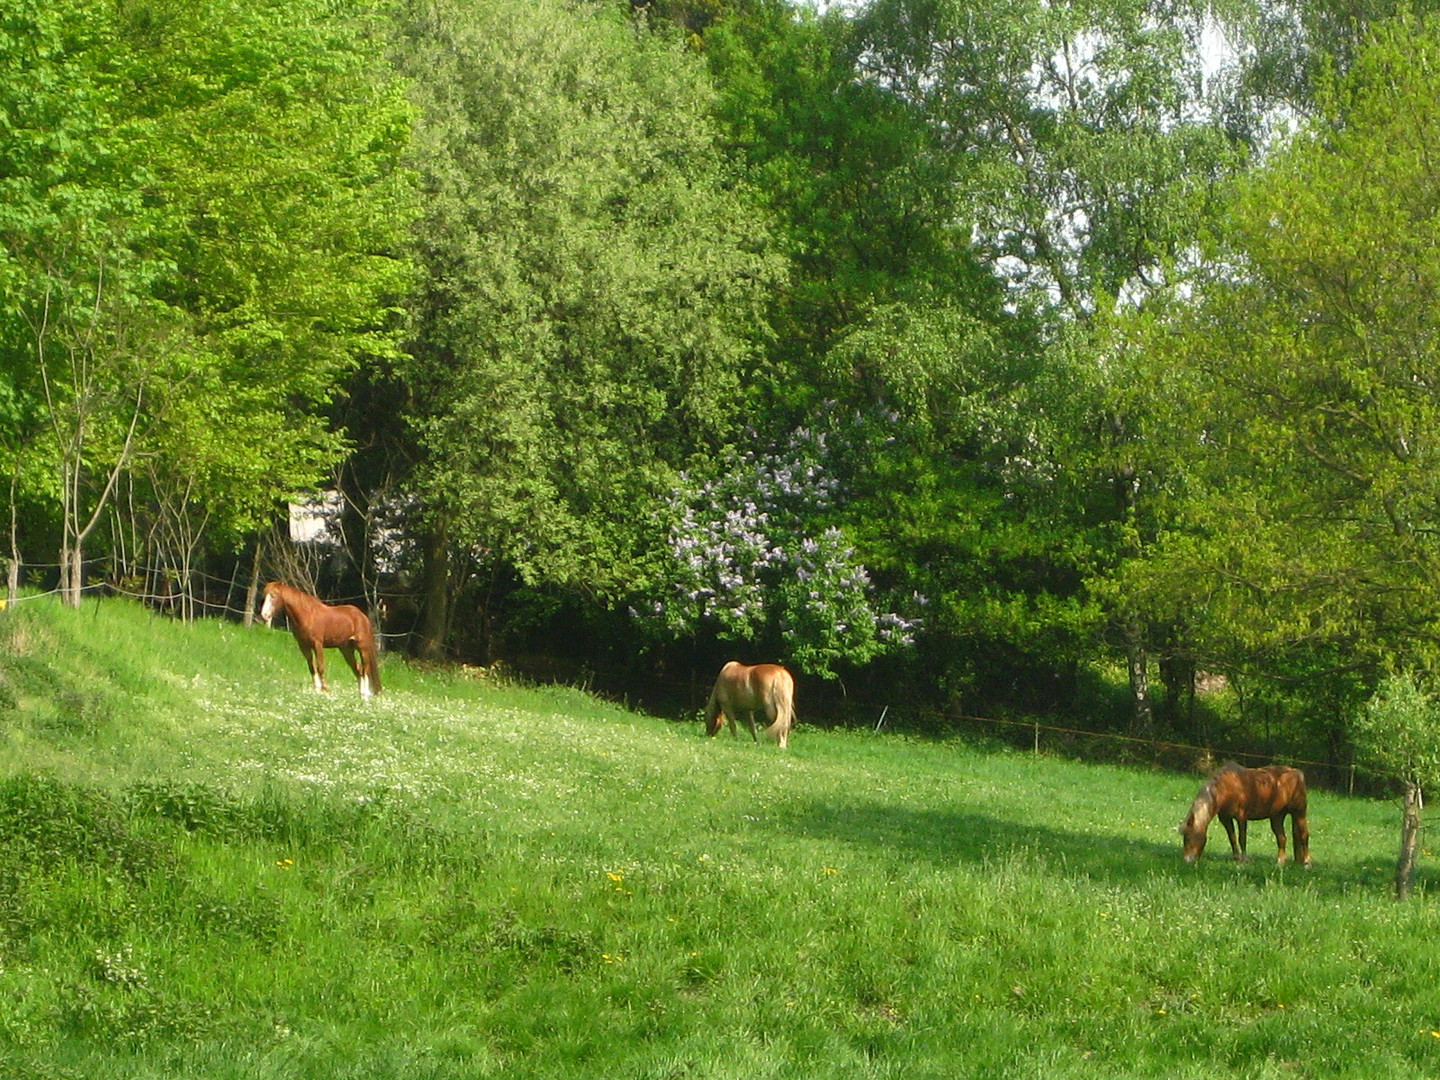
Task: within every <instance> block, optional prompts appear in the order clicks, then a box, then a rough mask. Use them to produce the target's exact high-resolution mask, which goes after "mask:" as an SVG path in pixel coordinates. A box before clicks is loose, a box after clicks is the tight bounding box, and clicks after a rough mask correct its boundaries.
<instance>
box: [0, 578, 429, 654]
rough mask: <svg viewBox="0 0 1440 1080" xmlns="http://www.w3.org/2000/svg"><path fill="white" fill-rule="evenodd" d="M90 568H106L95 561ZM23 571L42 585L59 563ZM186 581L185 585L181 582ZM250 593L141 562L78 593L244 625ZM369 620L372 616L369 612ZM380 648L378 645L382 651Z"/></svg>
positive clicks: (250, 612) (348, 600) (228, 582)
mask: <svg viewBox="0 0 1440 1080" xmlns="http://www.w3.org/2000/svg"><path fill="white" fill-rule="evenodd" d="M95 565H101V566H103V565H106V564H105V563H104V562H99V563H97V564H95ZM23 569H24V571H25V574H26V576H27V577H28V578H30V579H35V578H39V579H41V580H53V579H56V578H58V577H59V574H60V564H59V563H35V562H27V563H25V564H24V568H23ZM187 578H188V583H187V581H186V579H187ZM154 582H162V583H165V584H164V586H163V587H162V588H161V590H160V591H156V587H155V586H154V585H153V584H149V585H148V586H147V584H146V583H154ZM248 590H249V582H248V581H241V580H240V577H239V574H238V564H237V573H236V574H235V575H234V576H232V577H228V578H226V577H221V576H219V575H216V574H212V573H209V572H208V571H206V570H203V569H192V570H190V571H188V572H181V571H179V570H177V569H176V568H175V567H170V566H151V565H145V564H142V563H132V564H128V565H127V566H126V573H125V574H124V575H123V576H118V577H117V576H113V575H110V576H100V577H97V576H96V575H94V574H91V575H90V576H89V577H88V578H87V579H86V581H85V584H84V585H83V586H82V588H81V595H82V598H84V597H100V596H123V597H126V598H128V599H131V600H134V601H136V602H137V603H141V604H144V605H145V606H147V607H150V608H152V609H155V610H160V611H166V612H172V613H179V612H185V611H188V612H189V613H190V616H192V617H194V618H223V619H229V620H231V621H236V622H239V621H243V620H244V619H245V618H246V617H247V616H249V617H252V618H253V617H257V616H258V614H259V611H258V604H257V606H256V607H250V606H249V605H248V604H246V603H245V596H246V593H247V591H248ZM63 595H64V590H63V589H62V588H60V587H59V586H58V585H54V586H46V587H34V586H30V587H27V588H26V589H25V590H24V591H23V592H17V593H15V594H14V595H9V596H0V606H3V605H4V604H6V603H7V602H8V603H12V604H23V603H29V602H31V601H34V600H43V599H45V598H47V597H59V596H63ZM385 596H386V598H387V599H389V600H392V601H394V600H403V599H414V596H413V594H409V593H405V592H397V591H396V590H393V589H386V590H385ZM324 599H325V602H326V603H329V604H353V605H356V606H358V607H361V608H363V609H366V610H367V611H368V609H369V607H370V604H371V601H372V599H373V598H372V597H369V596H365V595H362V594H348V595H332V596H326V597H325V598H324ZM371 615H372V620H374V618H375V615H374V613H371ZM376 635H377V637H378V638H380V639H381V640H382V642H385V641H388V642H398V641H404V640H406V639H408V638H409V637H410V630H404V631H399V632H390V633H386V632H384V631H383V630H382V629H381V628H379V627H377V629H376ZM383 647H384V646H383V645H382V648H383Z"/></svg>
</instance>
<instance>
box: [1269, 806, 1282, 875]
mask: <svg viewBox="0 0 1440 1080" xmlns="http://www.w3.org/2000/svg"><path fill="white" fill-rule="evenodd" d="M1270 829H1271V831H1272V832H1274V833H1275V846H1276V847H1277V848H1278V849H1279V851H1280V854H1279V855H1277V856H1276V857H1275V861H1276V862H1277V863H1279V864H1280V865H1281V866H1284V865H1285V815H1284V814H1276V815H1275V816H1274V817H1272V818H1271V819H1270Z"/></svg>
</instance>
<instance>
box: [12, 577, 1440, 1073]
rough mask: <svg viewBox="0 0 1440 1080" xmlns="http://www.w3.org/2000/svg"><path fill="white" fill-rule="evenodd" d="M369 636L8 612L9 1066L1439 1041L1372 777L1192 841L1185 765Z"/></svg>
mask: <svg viewBox="0 0 1440 1080" xmlns="http://www.w3.org/2000/svg"><path fill="white" fill-rule="evenodd" d="M336 663H337V664H338V663H339V659H338V657H336ZM385 677H386V684H387V691H386V693H385V694H383V695H382V696H381V697H380V698H378V699H377V700H375V701H374V702H371V703H369V704H368V705H366V704H362V702H361V701H360V700H359V697H358V694H357V693H356V692H355V689H354V683H353V679H351V678H350V676H349V673H348V671H344V670H343V669H342V670H341V671H340V673H338V674H337V675H336V677H335V678H334V679H333V684H334V687H335V692H334V693H332V694H331V695H330V696H328V697H321V696H320V695H317V694H315V693H313V692H312V691H310V690H309V688H308V680H307V678H306V676H305V674H304V668H303V664H302V662H301V660H300V658H299V656H298V654H297V653H296V652H295V650H294V645H293V643H292V642H291V641H290V639H289V636H288V635H286V634H283V633H280V632H277V631H267V630H265V629H264V628H255V629H253V630H249V631H246V630H243V629H242V628H240V627H237V626H233V625H228V624H218V623H205V624H200V625H197V626H193V627H186V626H182V625H179V624H176V623H173V622H170V621H168V620H165V619H162V618H158V617H155V616H152V615H150V614H148V613H146V612H145V611H143V610H142V609H139V608H137V607H134V606H132V605H130V604H128V603H122V602H117V601H105V602H101V603H96V602H93V601H91V602H87V603H86V605H85V606H84V608H83V609H82V610H80V611H78V612H77V611H67V610H63V609H60V608H59V607H57V606H55V605H53V604H52V603H51V602H50V601H49V600H38V601H32V602H26V603H22V604H20V605H17V607H16V608H14V609H12V610H11V611H8V612H5V613H3V614H0V1076H5V1077H7V1078H8V1077H15V1078H17V1080H19V1078H25V1080H30V1078H42V1077H44V1078H62V1077H63V1078H81V1077H84V1078H89V1077H96V1078H99V1077H106V1078H116V1077H134V1078H142V1077H143V1078H160V1077H165V1078H170V1077H206V1078H215V1080H230V1078H234V1080H240V1078H244V1080H251V1078H257V1080H258V1078H270V1077H287V1078H288V1077H307V1078H308V1077H326V1078H328V1077H336V1078H339V1077H345V1078H371V1077H374V1078H381V1077H384V1078H395V1077H404V1078H437V1080H438V1078H457V1080H458V1078H467V1080H469V1078H483V1077H492V1076H493V1077H501V1076H503V1077H506V1078H524V1077H537V1078H538V1077H547V1078H549V1077H555V1078H560V1077H567V1078H568V1077H576V1078H578V1077H627V1078H629V1077H634V1078H646V1080H652V1078H653V1080H662V1078H679V1077H685V1078H751V1077H754V1078H766V1077H806V1078H825V1077H845V1078H846V1080H866V1078H878V1077H896V1078H899V1077H905V1078H923V1077H937V1078H938V1077H945V1078H955V1077H962V1078H963V1077H977V1078H979V1077H1033V1078H1044V1080H1050V1078H1061V1077H1086V1078H1105V1077H1116V1078H1120V1077H1126V1078H1129V1077H1165V1078H1192V1077H1193V1078H1196V1080H1198V1078H1201V1077H1203V1078H1205V1080H1216V1078H1223V1077H1256V1078H1261V1077H1355V1078H1357V1080H1358V1078H1364V1080H1380V1078H1388V1077H1397V1078H1398V1077H1404V1078H1410V1077H1420V1076H1434V1075H1440V950H1437V948H1436V947H1435V945H1434V942H1435V940H1436V936H1437V930H1440V907H1437V899H1436V896H1435V891H1434V882H1433V879H1432V878H1429V877H1427V876H1426V874H1425V867H1424V866H1423V864H1422V875H1421V880H1420V882H1419V885H1420V891H1419V893H1418V895H1417V897H1416V898H1415V899H1414V900H1413V901H1412V902H1410V903H1407V904H1403V905H1399V904H1396V903H1395V902H1394V901H1393V900H1392V899H1390V890H1389V877H1390V873H1391V869H1392V866H1393V857H1394V850H1395V846H1396V843H1397V835H1396V825H1397V814H1398V811H1397V810H1396V808H1395V807H1394V806H1392V805H1390V804H1388V803H1383V802H1374V801H1365V800H1352V799H1346V798H1343V797H1340V796H1337V795H1333V794H1330V793H1325V792H1318V793H1315V794H1314V795H1313V797H1312V806H1311V828H1312V834H1313V836H1312V851H1313V854H1314V857H1315V864H1316V865H1315V868H1314V869H1313V870H1311V871H1309V872H1306V871H1304V870H1301V869H1297V868H1293V867H1286V868H1278V867H1276V866H1275V864H1274V860H1273V853H1274V845H1273V840H1272V839H1271V837H1270V835H1269V830H1268V829H1267V828H1265V827H1264V826H1263V825H1262V826H1260V827H1259V828H1258V829H1252V830H1251V846H1252V852H1253V854H1254V855H1255V859H1254V861H1252V862H1251V863H1249V864H1246V865H1239V866H1237V865H1235V864H1233V863H1231V862H1230V861H1229V859H1228V857H1226V855H1225V852H1224V851H1223V850H1222V849H1225V848H1226V845H1225V843H1224V837H1223V834H1222V833H1221V832H1220V831H1219V828H1218V826H1217V827H1216V829H1215V832H1214V835H1213V836H1212V838H1211V844H1210V848H1209V849H1208V851H1207V853H1206V856H1205V857H1204V858H1203V859H1202V860H1201V861H1200V862H1199V863H1198V864H1197V865H1195V866H1185V865H1183V864H1182V863H1181V861H1180V858H1179V839H1178V837H1177V836H1176V834H1175V825H1176V823H1177V822H1178V821H1179V819H1180V818H1181V817H1182V816H1183V813H1184V810H1185V808H1186V806H1188V803H1189V800H1190V799H1191V797H1192V796H1193V795H1194V792H1195V789H1196V786H1197V783H1198V781H1197V778H1195V777H1185V776H1175V775H1171V774H1166V773H1156V772H1149V771H1145V770H1139V769H1122V768H1113V767H1101V766H1087V765H1081V764H1076V763H1071V762H1065V761H1061V760H1055V759H1051V758H1046V757H1043V756H1041V757H1035V756H1033V755H1030V754H1027V753H1020V752H1005V751H1000V750H994V749H985V748H982V747H976V746H971V745H967V744H965V743H963V742H958V741H945V742H937V741H926V740H918V739H911V738H903V737H898V736H875V735H873V734H871V733H868V732H846V731H821V730H817V729H815V728H812V727H806V726H803V723H802V726H801V728H800V729H799V730H798V731H797V733H796V735H795V737H794V739H793V740H792V745H791V748H790V750H789V751H788V752H783V753H782V752H780V751H778V750H777V749H776V748H774V747H772V746H755V745H753V744H751V743H750V742H749V740H748V739H745V740H732V739H731V738H729V737H728V736H722V737H721V738H719V739H715V740H707V739H705V738H704V737H703V736H702V734H701V728H700V725H699V723H698V722H691V723H676V722H671V721H664V720H660V719H656V718H652V717H645V716H639V715H635V714H632V713H629V712H626V711H624V710H622V709H620V708H618V707H615V706H612V705H609V704H606V703H604V702H600V701H597V700H595V699H594V698H591V697H589V696H586V695H584V694H581V693H579V692H577V691H571V690H564V689H521V688H515V687H506V686H494V685H489V684H487V683H485V682H484V681H483V680H478V679H474V678H467V677H465V676H463V675H461V674H458V673H455V672H447V671H442V670H434V669H429V670H427V669H420V668H415V667H411V666H409V665H406V664H403V663H399V662H396V661H394V660H390V661H389V662H387V665H386V667H385ZM802 695H803V687H802ZM800 711H801V719H802V722H803V720H804V716H805V712H804V700H803V696H802V698H801V700H800Z"/></svg>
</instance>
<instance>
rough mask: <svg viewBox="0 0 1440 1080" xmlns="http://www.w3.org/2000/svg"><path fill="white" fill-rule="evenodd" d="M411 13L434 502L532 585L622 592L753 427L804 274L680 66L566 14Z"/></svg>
mask: <svg viewBox="0 0 1440 1080" xmlns="http://www.w3.org/2000/svg"><path fill="white" fill-rule="evenodd" d="M404 19H405V22H404V27H405V38H404V42H403V44H402V45H401V47H400V56H401V59H400V62H401V66H402V68H403V69H404V70H405V71H407V72H408V73H410V74H412V75H413V76H414V77H415V78H416V84H415V88H416V94H417V101H418V104H419V106H420V108H421V120H420V131H419V135H418V137H417V156H416V167H417V168H418V169H419V170H420V172H421V175H422V183H423V186H424V189H425V193H426V194H425V203H424V218H423V220H422V222H421V224H420V226H419V227H418V229H417V232H416V240H417V244H418V247H419V250H420V252H421V258H422V260H423V262H424V265H425V268H426V270H427V273H428V275H429V285H428V288H427V291H426V293H425V295H424V296H423V298H422V301H421V305H420V307H419V309H418V310H417V312H416V317H417V325H418V327H419V333H418V335H417V338H416V342H415V344H414V347H413V349H412V354H413V355H412V359H411V360H410V361H408V362H407V363H406V364H405V366H404V374H405V377H406V379H407V380H408V381H409V382H410V384H411V386H412V387H413V388H414V390H415V399H414V405H413V409H412V410H411V412H410V417H411V420H412V424H413V427H414V430H415V431H416V433H417V434H418V437H419V441H420V444H421V447H422V448H423V451H424V454H425V462H424V464H423V465H422V467H421V470H420V471H421V475H422V477H423V480H422V489H423V495H424V502H425V504H426V507H427V510H429V511H430V512H431V513H432V514H433V515H435V516H437V517H439V518H443V519H445V520H448V521H449V522H451V524H452V528H453V530H454V534H455V535H456V536H457V537H459V538H461V540H462V543H463V545H464V547H465V548H466V549H467V550H470V551H477V550H478V551H483V552H484V555H485V558H487V559H496V558H500V559H505V560H509V561H512V562H513V564H514V565H516V566H517V567H518V568H519V569H520V570H521V572H522V574H523V575H524V576H526V577H527V578H529V579H531V580H549V581H555V582H565V583H569V584H577V585H578V584H582V583H583V584H584V586H585V587H586V588H596V589H600V590H602V591H614V590H617V589H619V588H621V587H623V585H624V583H625V581H626V578H627V573H628V570H629V569H630V568H631V564H633V560H634V558H635V556H636V551H635V548H636V545H637V544H638V542H639V541H638V539H637V537H638V534H639V532H640V530H642V529H643V528H645V527H646V520H645V519H646V518H647V517H648V516H649V508H651V507H653V506H654V505H655V500H656V499H657V498H659V497H660V495H661V494H662V493H663V491H664V490H665V488H666V487H667V486H668V482H669V478H670V477H672V476H673V473H674V470H675V469H676V468H678V466H679V465H680V464H681V463H682V462H683V461H684V460H685V458H686V457H687V456H688V455H689V454H691V453H693V452H694V451H695V450H696V449H698V448H700V447H702V446H707V445H714V444H715V443H717V442H718V441H719V440H720V439H721V438H722V437H723V436H724V435H725V434H726V432H727V425H728V424H729V423H731V422H732V420H733V418H735V417H736V416H737V415H739V406H740V402H741V376H742V374H743V373H744V372H745V371H746V370H748V369H750V368H751V367H753V366H754V364H755V363H756V356H757V344H758V342H759V341H760V340H762V339H763V337H764V327H763V323H762V320H761V316H762V309H763V304H764V301H765V296H766V293H767V291H768V290H769V289H770V288H771V287H773V286H774V285H775V284H776V283H777V282H778V281H779V280H780V278H781V273H782V268H781V266H780V264H779V263H778V261H777V260H776V259H775V258H774V257H773V256H771V255H770V254H768V251H767V245H768V231H767V226H766V224H765V222H764V220H763V218H762V217H761V216H760V215H759V214H758V213H757V212H756V211H755V209H754V208H753V202H752V201H750V200H749V199H747V198H746V197H745V196H744V194H743V191H744V189H743V188H742V187H741V186H740V185H738V183H737V181H736V179H735V178H734V177H733V176H732V175H731V174H730V171H729V169H728V168H727V167H726V165H725V163H724V162H723V160H722V159H721V157H720V154H719V152H718V149H717V146H716V142H715V132H714V128H713V123H712V121H711V120H710V118H709V116H708V109H709V106H710V103H711V99H710V92H709V90H708V85H707V83H706V81H705V79H704V76H703V72H702V71H701V70H700V69H699V66H698V61H697V60H696V59H694V58H693V57H691V56H689V55H687V54H686V53H684V52H683V51H681V50H680V49H678V48H675V47H673V46H672V45H670V44H668V43H667V42H665V41H663V40H661V39H660V38H658V37H655V38H650V37H646V36H639V37H637V36H636V34H635V33H634V31H633V30H632V29H631V28H629V27H627V26H626V25H625V24H624V23H622V22H620V21H618V20H616V19H613V18H611V17H610V13H608V12H596V11H593V10H585V9H583V8H582V9H576V8H572V7H569V6H565V5H561V4H551V3H544V4H538V5H537V4H532V3H505V4H497V5H489V6H480V7H474V6H469V5H461V4H456V5H453V6H443V7H441V8H434V7H428V8H425V9H424V10H423V11H422V10H418V9H417V10H414V11H411V12H409V13H407V14H406V15H405V16H404Z"/></svg>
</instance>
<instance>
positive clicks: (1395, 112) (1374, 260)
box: [1157, 22, 1440, 665]
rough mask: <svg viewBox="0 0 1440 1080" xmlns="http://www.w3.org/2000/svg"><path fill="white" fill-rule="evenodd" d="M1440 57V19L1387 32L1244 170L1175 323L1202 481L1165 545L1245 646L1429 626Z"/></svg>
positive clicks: (1378, 641) (1360, 641)
mask: <svg viewBox="0 0 1440 1080" xmlns="http://www.w3.org/2000/svg"><path fill="white" fill-rule="evenodd" d="M1437 59H1440V28H1437V25H1436V24H1435V23H1425V24H1413V23H1409V22H1401V23H1397V24H1394V25H1392V26H1390V27H1388V28H1386V29H1384V30H1383V31H1381V32H1379V33H1377V34H1376V36H1375V37H1374V39H1373V41H1372V43H1371V44H1370V45H1369V47H1368V48H1366V49H1365V50H1364V51H1363V52H1362V53H1361V55H1360V56H1359V58H1358V59H1357V61H1356V63H1355V66H1354V67H1353V68H1352V70H1351V72H1350V74H1349V75H1348V76H1347V78H1346V79H1345V81H1344V82H1343V83H1342V84H1340V85H1338V86H1336V87H1335V88H1334V89H1333V90H1332V91H1331V92H1330V93H1329V95H1328V96H1327V106H1326V116H1325V118H1324V119H1323V120H1322V121H1317V122H1316V123H1314V124H1313V125H1311V127H1310V128H1309V129H1307V130H1306V131H1304V132H1302V133H1301V134H1300V135H1298V136H1297V137H1296V138H1295V139H1294V140H1292V141H1291V142H1290V143H1289V144H1288V145H1287V146H1286V147H1285V148H1284V149H1283V150H1281V151H1279V152H1277V153H1276V154H1275V155H1274V157H1273V159H1272V160H1271V161H1270V162H1269V163H1268V164H1267V165H1266V167H1265V168H1263V169H1262V170H1260V171H1259V172H1257V173H1256V174H1255V175H1254V176H1253V178H1251V179H1250V180H1249V181H1248V182H1247V183H1245V184H1244V185H1242V188H1241V191H1240V194H1239V197H1238V199H1237V201H1236V203H1235V207H1234V212H1233V215H1232V220H1233V223H1234V227H1233V230H1232V231H1231V232H1230V233H1229V234H1228V235H1227V236H1226V238H1225V240H1226V242H1225V244H1224V246H1223V247H1222V248H1220V249H1219V250H1217V252H1216V255H1215V263H1214V265H1215V272H1214V273H1213V274H1212V275H1211V278H1210V280H1209V281H1208V282H1207V283H1205V286H1204V288H1203V290H1202V291H1201V292H1200V293H1199V294H1198V296H1199V300H1198V302H1197V303H1193V304H1188V305H1186V306H1185V307H1184V308H1183V312H1184V314H1183V316H1182V318H1181V320H1180V322H1179V329H1180V332H1179V333H1178V334H1177V333H1175V332H1174V331H1175V330H1176V327H1175V326H1173V325H1172V326H1170V327H1168V328H1167V331H1168V336H1169V340H1170V343H1171V346H1172V348H1173V349H1174V352H1173V353H1172V355H1173V356H1174V358H1175V360H1176V361H1177V362H1178V363H1183V364H1185V365H1186V366H1187V367H1188V368H1190V369H1191V370H1192V371H1194V372H1195V375H1196V377H1197V379H1198V381H1199V383H1201V384H1203V386H1204V387H1206V388H1207V390H1208V397H1207V398H1206V399H1205V400H1204V401H1202V402H1198V403H1197V405H1198V406H1199V407H1200V408H1201V409H1202V410H1203V415H1204V416H1205V418H1206V433H1205V439H1204V441H1203V443H1201V444H1200V447H1199V449H1200V450H1202V451H1203V453H1204V456H1205V458H1206V465H1205V471H1206V473H1207V474H1208V477H1207V478H1208V484H1207V485H1206V487H1205V488H1204V490H1197V493H1196V498H1195V499H1194V500H1193V501H1192V502H1191V504H1190V505H1189V507H1188V508H1187V516H1188V519H1189V527H1188V528H1187V529H1186V530H1185V532H1184V533H1183V534H1181V535H1177V536H1176V537H1175V538H1174V539H1173V540H1172V541H1171V542H1170V543H1169V544H1168V554H1169V555H1170V556H1173V558H1174V559H1175V560H1176V564H1178V567H1179V569H1178V570H1176V571H1175V573H1176V574H1178V575H1188V576H1191V578H1192V580H1197V581H1202V582H1204V583H1205V584H1206V587H1207V588H1215V589H1219V590H1222V591H1223V593H1224V594H1225V595H1226V596H1227V599H1226V600H1224V601H1223V602H1221V603H1215V604H1212V605H1211V606H1212V609H1214V610H1216V611H1217V613H1218V612H1219V611H1222V610H1223V611H1225V612H1226V613H1227V614H1228V618H1227V619H1226V623H1225V625H1226V631H1227V632H1236V633H1243V634H1244V640H1246V641H1248V642H1249V643H1250V644H1251V645H1252V647H1253V648H1255V649H1262V648H1281V647H1284V646H1286V645H1287V644H1298V643H1308V642H1317V641H1318V642H1337V643H1344V645H1345V646H1346V648H1347V649H1350V650H1353V651H1354V653H1355V654H1356V655H1357V656H1358V657H1369V658H1370V662H1371V663H1378V664H1386V663H1388V662H1389V660H1390V659H1391V658H1403V659H1404V660H1405V661H1406V662H1407V663H1410V664H1412V665H1417V664H1418V665H1424V664H1428V663H1429V662H1430V658H1431V657H1433V656H1434V655H1435V653H1436V643H1437V641H1440V634H1437V630H1440V605H1437V597H1440V590H1437V585H1440V579H1437V571H1440V563H1437V557H1440V549H1437V547H1436V543H1435V535H1436V532H1435V524H1436V507H1437V505H1440V502H1437V497H1440V454H1437V452H1436V445H1435V439H1434V435H1433V433H1434V432H1435V431H1436V430H1437V421H1440V396H1437V390H1436V387H1437V383H1440V353H1437V349H1436V342H1437V329H1436V328H1437V323H1436V317H1435V312H1434V305H1433V297H1434V296H1435V295H1436V292H1437V289H1440V186H1437V184H1436V180H1435V175H1434V171H1433V169H1432V168H1431V165H1430V160H1431V155H1432V154H1433V152H1434V147H1435V146H1436V145H1437V144H1440V108H1437V105H1436V102H1437V100H1440V95H1437V91H1440V84H1437V82H1436V76H1435V74H1434V72H1435V70H1436V62H1437ZM1176 564H1172V563H1171V562H1169V561H1168V560H1162V561H1161V562H1159V563H1158V564H1157V572H1160V573H1163V572H1165V568H1167V567H1170V566H1172V565H1176ZM1202 567H1203V568H1204V570H1205V573H1203V574H1202V575H1196V574H1195V573H1194V571H1195V570H1197V569H1200V568H1202ZM1245 622H1248V623H1249V629H1248V630H1245V629H1242V624H1243V623H1245Z"/></svg>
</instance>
